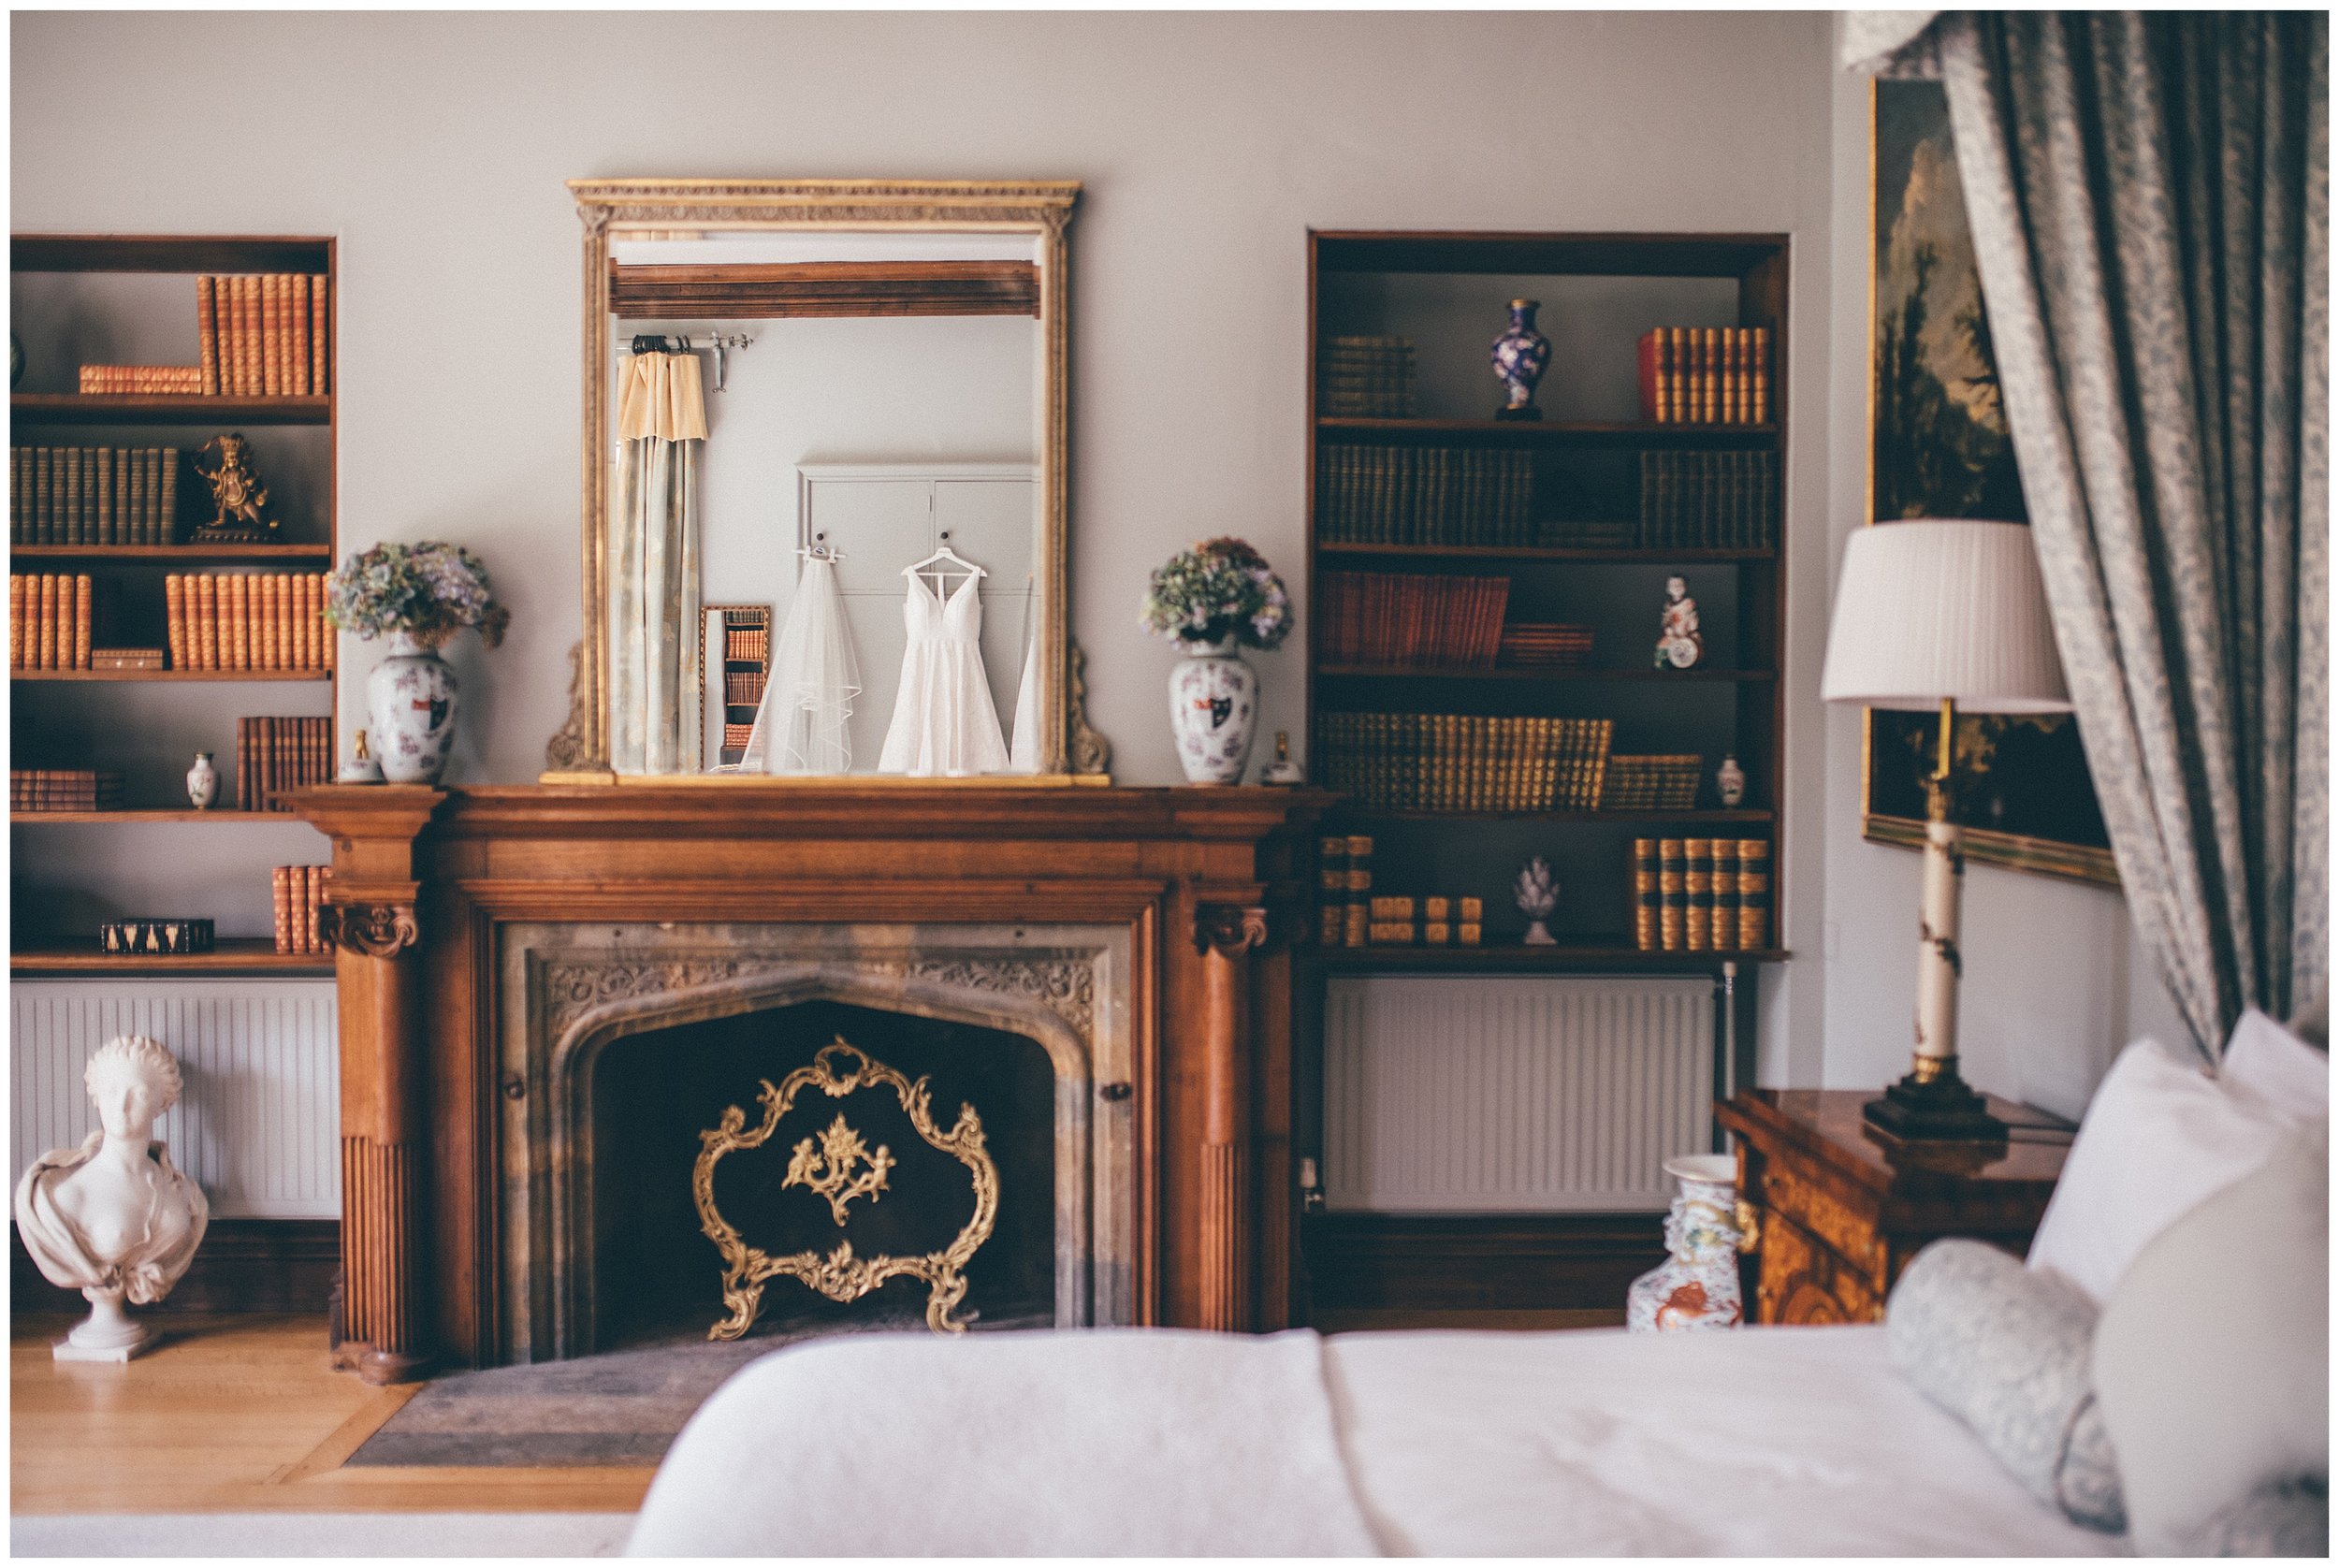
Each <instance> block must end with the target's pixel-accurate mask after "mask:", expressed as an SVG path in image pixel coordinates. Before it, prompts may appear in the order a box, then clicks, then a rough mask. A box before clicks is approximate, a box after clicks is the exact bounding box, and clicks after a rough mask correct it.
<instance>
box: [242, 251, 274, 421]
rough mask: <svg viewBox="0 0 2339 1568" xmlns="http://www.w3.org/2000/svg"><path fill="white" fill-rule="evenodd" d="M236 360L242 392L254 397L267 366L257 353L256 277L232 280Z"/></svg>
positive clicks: (263, 384) (260, 388) (264, 379)
mask: <svg viewBox="0 0 2339 1568" xmlns="http://www.w3.org/2000/svg"><path fill="white" fill-rule="evenodd" d="M236 362H237V364H239V365H240V366H241V367H242V373H241V380H242V383H243V393H244V396H245V397H247V398H256V397H258V396H260V395H261V393H262V391H263V390H265V388H266V387H267V385H268V379H267V378H268V367H267V365H266V363H265V362H264V361H263V360H262V359H261V357H260V280H259V279H258V278H256V277H243V278H238V279H237V280H236Z"/></svg>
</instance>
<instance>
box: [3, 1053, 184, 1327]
mask: <svg viewBox="0 0 2339 1568" xmlns="http://www.w3.org/2000/svg"><path fill="white" fill-rule="evenodd" d="M81 1081H82V1082H83V1083H84V1084H86V1085H87V1086H88V1088H89V1096H90V1098H91V1099H92V1100H93V1101H94V1102H95V1104H96V1106H97V1121H98V1130H97V1131H95V1132H94V1133H91V1134H90V1135H89V1137H87V1138H86V1139H84V1140H81V1146H80V1148H79V1149H55V1150H51V1152H50V1153H48V1154H44V1155H43V1156H41V1157H40V1158H39V1159H37V1160H36V1161H34V1162H33V1168H32V1169H30V1170H27V1171H26V1172H25V1173H24V1180H23V1181H22V1182H20V1183H17V1188H16V1229H17V1234H18V1235H19V1236H21V1237H22V1238H23V1241H24V1249H25V1251H27V1252H29V1253H31V1254H32V1256H33V1261H34V1262H35V1263H36V1264H38V1265H39V1266H40V1271H41V1272H42V1273H43V1274H45V1275H47V1276H48V1278H49V1281H50V1283H51V1284H52V1285H65V1286H66V1287H67V1288H69V1289H78V1290H80V1293H81V1295H82V1296H83V1297H84V1298H85V1299H87V1300H88V1301H89V1303H90V1314H89V1316H88V1317H87V1318H85V1319H83V1320H82V1321H81V1322H80V1323H79V1324H77V1325H76V1326H75V1327H74V1329H73V1332H72V1333H71V1335H69V1336H68V1337H67V1338H65V1339H63V1340H60V1341H58V1342H57V1344H56V1355H57V1357H58V1359H60V1360H105V1361H126V1360H128V1359H129V1358H130V1357H133V1356H135V1355H137V1354H138V1352H139V1351H140V1350H142V1349H145V1348H146V1347H147V1345H148V1343H150V1340H151V1337H152V1336H151V1330H150V1329H149V1328H148V1326H147V1325H145V1324H142V1323H138V1322H135V1321H133V1320H132V1319H131V1318H130V1316H129V1315H128V1314H126V1313H124V1312H123V1310H122V1304H123V1298H124V1297H125V1296H126V1297H127V1298H128V1299H130V1300H133V1301H138V1302H141V1303H143V1302H149V1301H159V1300H161V1299H163V1298H164V1297H165V1296H167V1295H169V1294H170V1287H171V1286H172V1285H177V1284H178V1283H179V1277H180V1276H181V1275H182V1274H183V1273H185V1272H186V1271H187V1265H188V1264H189V1263H190V1262H191V1261H193V1260H194V1257H195V1249H196V1244H197V1243H198V1242H200V1241H202V1240H203V1230H204V1227H206V1226H207V1225H209V1224H210V1223H211V1205H210V1204H209V1203H208V1202H206V1201H205V1200H204V1197H203V1189H202V1188H201V1187H199V1186H197V1185H196V1183H195V1182H194V1181H193V1180H192V1179H191V1178H189V1177H187V1176H185V1175H183V1174H182V1173H181V1172H180V1170H179V1169H178V1168H177V1167H175V1166H173V1165H172V1164H171V1163H170V1151H169V1149H168V1148H167V1146H166V1145H164V1144H162V1143H160V1142H157V1141H156V1140H154V1137H153V1131H154V1119H155V1118H156V1117H157V1116H160V1115H161V1114H162V1113H163V1112H164V1111H168V1110H169V1109H170V1108H171V1106H172V1105H174V1104H176V1103H177V1102H178V1099H179V1086H180V1081H179V1064H178V1063H177V1062H175V1061H173V1060H172V1059H171V1055H170V1053H169V1052H167V1051H166V1050H165V1049H163V1046H162V1043H161V1042H160V1041H159V1040H152V1039H148V1038H145V1037H144V1036H142V1035H123V1036H122V1037H120V1038H116V1039H110V1040H108V1041H107V1042H106V1043H105V1044H104V1045H102V1046H100V1047H98V1049H97V1053H96V1054H94V1056H92V1057H91V1058H90V1064H89V1070H88V1071H87V1072H85V1073H84V1074H83V1075H82V1079H81Z"/></svg>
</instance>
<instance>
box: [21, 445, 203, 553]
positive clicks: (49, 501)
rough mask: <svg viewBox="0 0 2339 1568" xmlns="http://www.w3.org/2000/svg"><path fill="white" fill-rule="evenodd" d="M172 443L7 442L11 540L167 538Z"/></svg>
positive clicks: (173, 479)
mask: <svg viewBox="0 0 2339 1568" xmlns="http://www.w3.org/2000/svg"><path fill="white" fill-rule="evenodd" d="M179 456H180V454H179V448H177V447H175V446H138V447H124V446H11V447H10V448H8V479H9V485H8V543H9V544H169V543H170V542H171V540H172V537H173V535H174V532H175V530H176V528H177V524H178V519H179V468H180V463H179Z"/></svg>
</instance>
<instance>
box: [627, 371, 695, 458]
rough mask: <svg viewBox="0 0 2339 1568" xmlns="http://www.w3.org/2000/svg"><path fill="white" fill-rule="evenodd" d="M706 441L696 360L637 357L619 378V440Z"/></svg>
mask: <svg viewBox="0 0 2339 1568" xmlns="http://www.w3.org/2000/svg"><path fill="white" fill-rule="evenodd" d="M644 436H656V437H657V438H658V439H659V440H660V441H705V439H706V392H705V387H704V386H703V385H701V383H700V380H699V361H698V356H697V355H695V354H637V355H635V356H633V357H632V358H631V359H629V360H627V361H626V365H625V370H624V372H623V373H622V374H620V375H619V376H618V378H617V439H618V440H620V441H639V440H641V439H642V438H643V437H644Z"/></svg>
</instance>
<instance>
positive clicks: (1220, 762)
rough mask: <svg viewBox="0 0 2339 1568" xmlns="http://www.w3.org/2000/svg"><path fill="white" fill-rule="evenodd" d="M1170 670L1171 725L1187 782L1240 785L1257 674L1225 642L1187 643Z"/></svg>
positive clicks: (1232, 644) (1246, 758)
mask: <svg viewBox="0 0 2339 1568" xmlns="http://www.w3.org/2000/svg"><path fill="white" fill-rule="evenodd" d="M1186 646H1187V647H1188V649H1189V650H1190V651H1188V653H1187V654H1186V656H1185V657H1184V659H1181V660H1179V661H1178V662H1177V664H1176V665H1175V666H1174V667H1173V668H1172V669H1171V670H1170V733H1172V734H1173V735H1174V736H1175V737H1176V739H1177V743H1178V765H1179V766H1180V767H1182V768H1184V770H1185V777H1186V782H1188V783H1189V784H1240V783H1242V770H1243V768H1244V767H1245V766H1246V765H1248V764H1249V762H1250V760H1251V736H1252V732H1253V731H1254V730H1255V729H1256V728H1257V724H1258V672H1257V670H1255V669H1253V668H1252V667H1251V665H1250V661H1248V660H1246V659H1244V658H1243V657H1242V655H1241V654H1240V653H1237V652H1236V651H1235V640H1234V639H1233V638H1231V637H1229V638H1228V639H1227V640H1226V641H1225V642H1223V643H1212V644H1207V645H1196V644H1188V645H1186Z"/></svg>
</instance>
